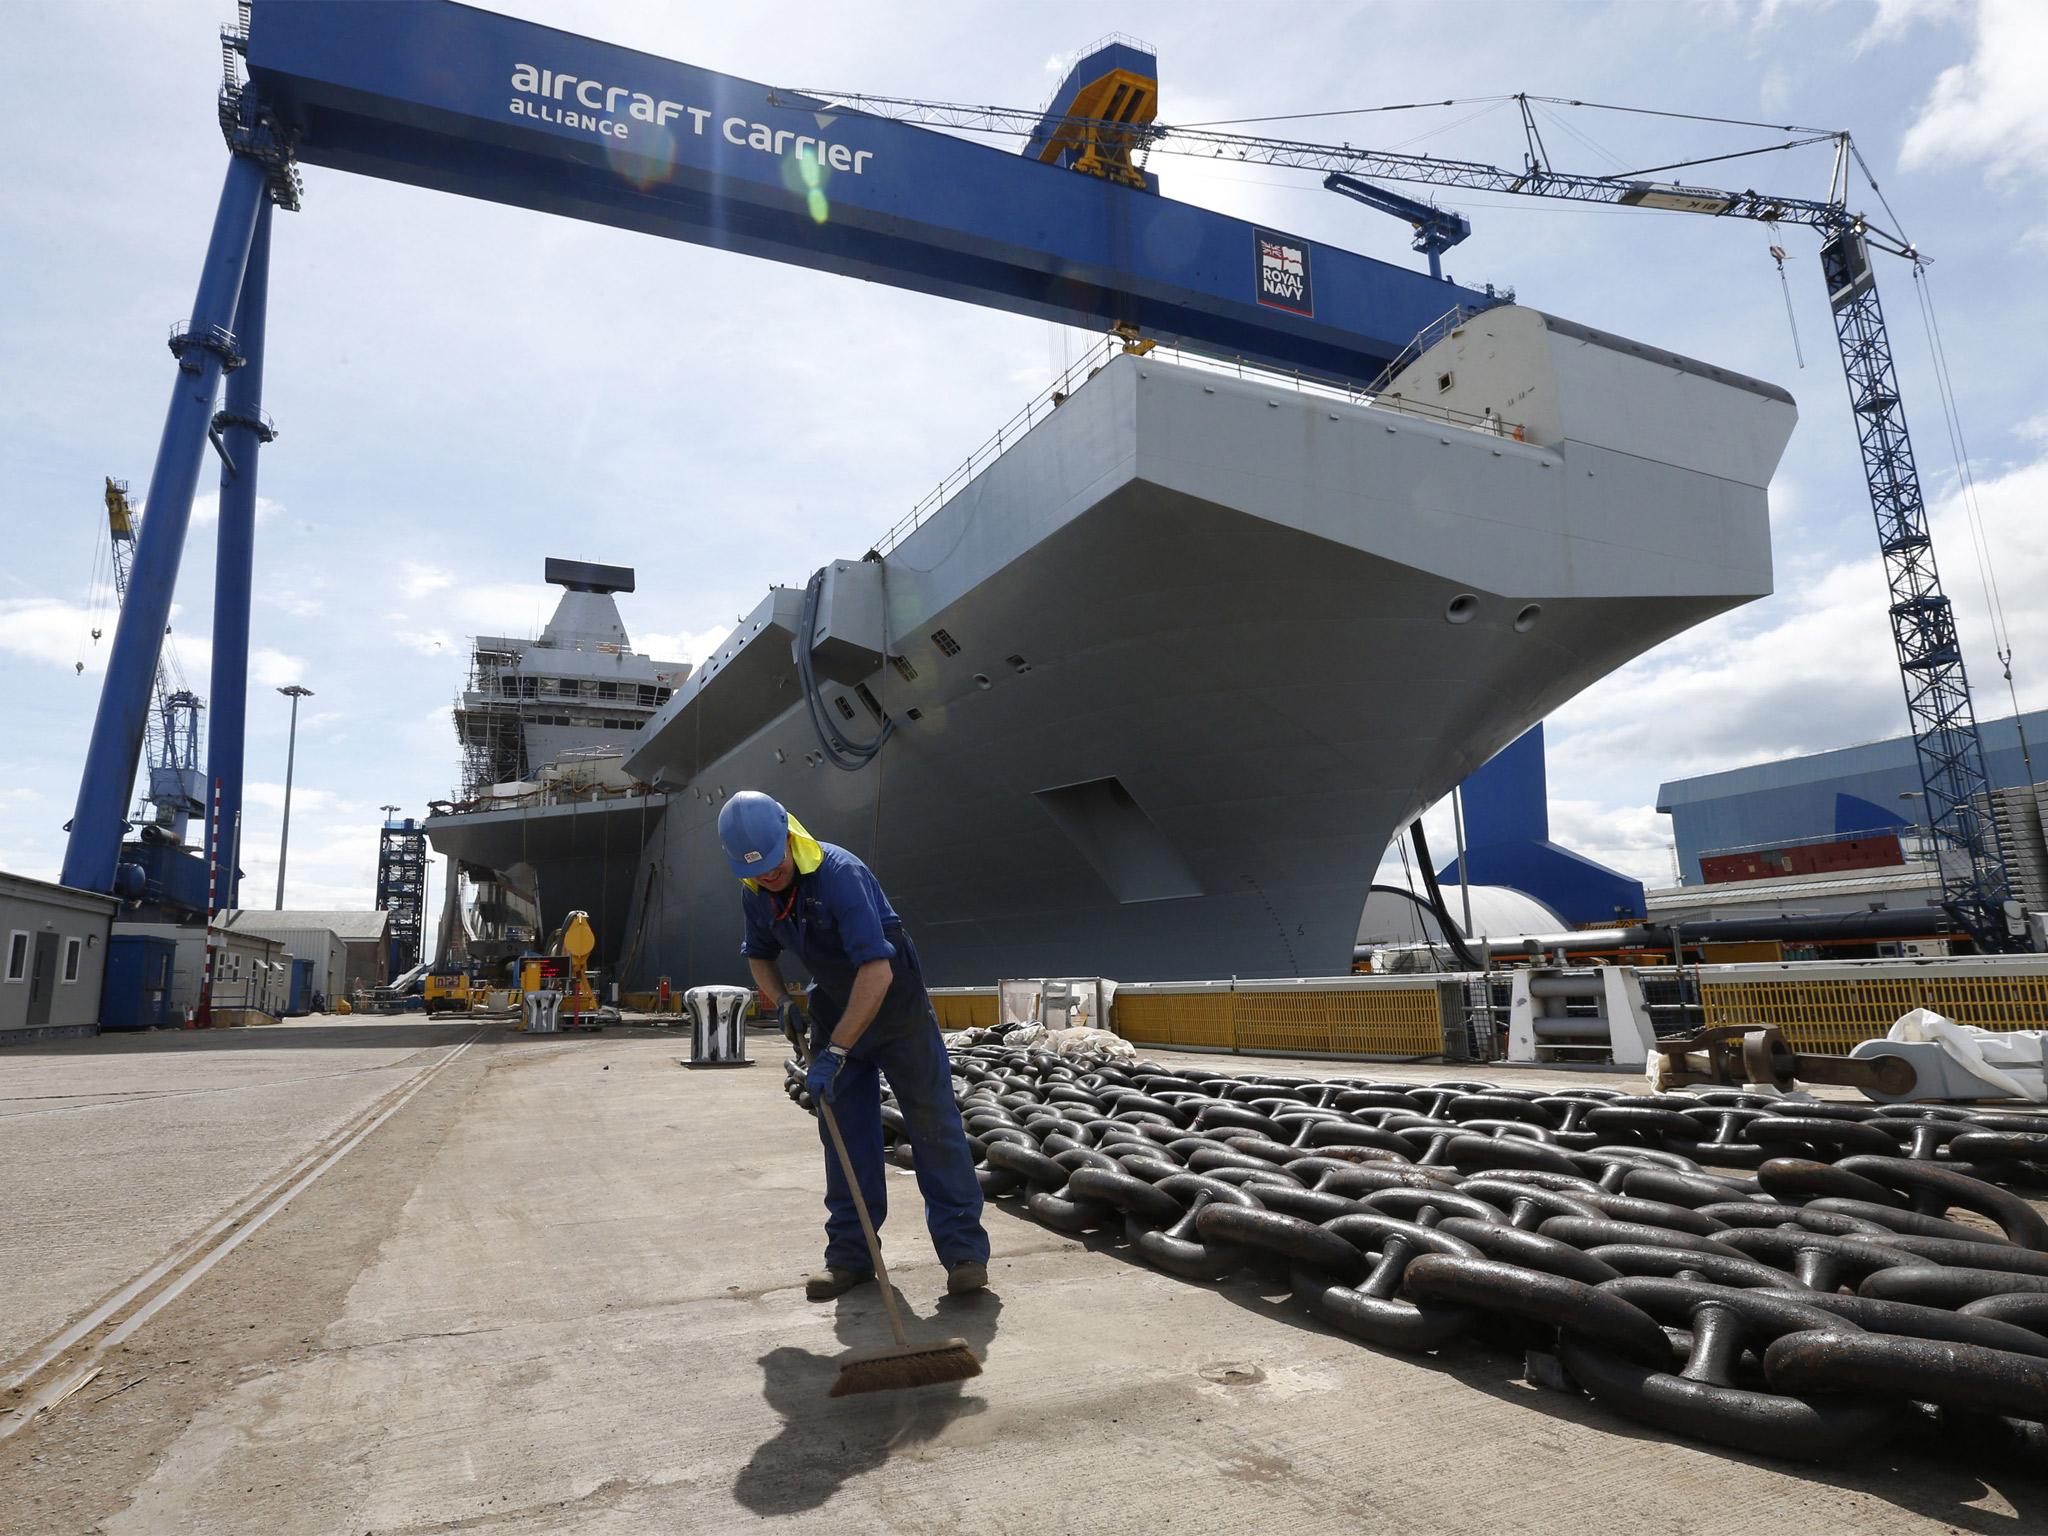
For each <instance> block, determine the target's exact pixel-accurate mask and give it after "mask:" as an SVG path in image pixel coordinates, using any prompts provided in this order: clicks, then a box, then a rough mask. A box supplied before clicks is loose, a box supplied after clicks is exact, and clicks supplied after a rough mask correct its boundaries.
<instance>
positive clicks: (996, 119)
mask: <svg viewBox="0 0 2048 1536" xmlns="http://www.w3.org/2000/svg"><path fill="white" fill-rule="evenodd" d="M804 94H805V96H806V97H809V98H823V99H824V100H826V101H828V102H830V103H831V104H832V106H833V108H834V110H837V111H842V112H860V113H866V114H869V115H872V116H877V117H884V118H889V119H892V120H895V121H901V122H911V123H918V124H923V125H927V126H932V127H943V128H955V129H962V130H966V131H970V132H983V133H995V134H1006V135H1017V136H1020V137H1023V138H1024V139H1025V140H1026V141H1027V142H1026V153H1030V154H1036V155H1037V156H1038V157H1039V158H1041V159H1046V160H1055V159H1057V160H1058V161H1059V162H1060V163H1064V164H1066V165H1067V166H1069V168H1071V169H1073V170H1076V171H1079V172H1083V173H1085V174H1091V175H1097V176H1103V177H1105V178H1107V179H1110V180H1114V181H1119V182H1122V183H1124V184H1125V185H1128V186H1135V187H1142V186H1144V185H1146V182H1145V180H1144V173H1143V164H1144V160H1145V158H1146V156H1147V154H1148V153H1149V152H1151V151H1153V150H1163V151H1167V152H1174V153H1182V154H1192V155H1203V156H1209V157H1214V158H1220V159H1228V160H1237V161H1241V162H1244V163H1246V164H1259V165H1274V166H1282V167H1291V168H1295V169H1302V170H1312V171H1322V172H1324V173H1325V180H1324V185H1325V186H1326V187H1327V188H1329V189H1330V190H1332V191H1335V192H1339V193H1341V194H1343V195H1345V196H1348V197H1351V198H1353V199H1355V200H1357V201H1360V202H1364V203H1366V204H1367V205H1368V206H1371V207H1375V208H1378V209H1380V210H1382V211H1384V212H1388V213H1391V214H1393V215H1395V216H1396V217H1399V218H1403V219H1406V220H1407V221H1408V222H1409V223H1410V224H1411V225H1413V226H1414V228H1415V231H1416V234H1415V241H1414V249H1415V250H1417V251H1419V252H1422V253H1424V254H1425V255H1427V256H1428V258H1429V262H1430V271H1431V275H1432V276H1435V275H1437V274H1438V272H1439V263H1438V257H1439V254H1440V253H1441V252H1442V251H1444V250H1446V249H1448V248H1449V247H1450V246H1452V245H1455V244H1457V243H1458V242H1459V241H1461V240H1463V239H1464V238H1465V237H1466V236H1467V235H1468V234H1470V232H1471V226H1470V225H1469V224H1467V223H1466V222H1465V220H1464V219H1463V218H1462V217H1461V216H1459V215H1457V214H1455V213H1451V212H1449V211H1447V210H1444V209H1440V208H1437V207H1436V206H1435V205H1433V204H1428V203H1421V202H1416V201H1414V200H1412V199H1408V198H1406V197H1403V196H1402V195H1401V194H1399V193H1393V192H1389V191H1387V190H1386V189H1384V188H1377V187H1374V186H1373V185H1372V184H1371V183H1370V182H1367V181H1362V180H1361V179H1360V177H1361V176H1370V177H1376V178H1379V179H1382V180H1387V181H1399V182H1408V183H1419V184H1422V185H1425V186H1431V187H1449V188H1455V189H1459V190H1465V191H1477V192H1498V193H1509V194H1513V195H1516V196H1521V197H1549V198H1563V199H1566V200H1569V201H1574V202H1582V203H1606V204H1611V205H1619V206H1625V207H1634V208H1652V209H1662V210H1668V211H1672V212H1679V213H1689V214H1698V215H1702V216H1705V217H1709V218H1733V219H1744V220H1749V221H1752V222H1755V223H1760V224H1767V225H1772V226H1776V225H1780V224H1801V225H1806V226H1808V227H1810V228H1812V229H1813V230H1815V231H1816V232H1817V233H1818V234H1819V236H1820V240H1821V247H1820V271H1821V275H1822V278H1823V280H1824V281H1825V282H1826V284H1827V294H1828V305H1829V308H1830V310H1831V311H1832V312H1833V316H1834V322H1835V339H1836V342H1837V344H1838V346H1839V349H1840V352H1841V358H1842V369H1843V373H1844V376H1845V377H1846V379H1847V381H1848V386H1849V404H1850V408H1851V410H1852V411H1853V412H1854V414H1855V418H1856V432H1857V439H1858V443H1859V446H1860V448H1861V451H1862V459H1863V474H1864V482H1865V486H1866V489H1867V491H1868V494H1869V499H1870V506H1871V511H1872V513H1873V514H1874V515H1875V518H1876V523H1877V537H1878V549H1879V551H1880V553H1881V554H1882V556H1883V560H1884V569H1885V577H1886V581H1887V583H1888V585H1889V588H1890V595H1891V601H1890V607H1889V610H1888V614H1889V619H1890V623H1891V632H1892V644H1893V648H1894V650H1895V651H1896V653H1897V657H1898V665H1899V675H1900V678H1901V681H1902V683H1903V685H1904V690H1905V697H1906V713H1907V716H1908V719H1909V721H1910V722H1911V727H1912V734H1913V744H1914V751H1915V755H1916V757H1917V759H1918V763H1919V769H1920V779H1921V787H1922V790H1923V791H1924V793H1925V795H1926V802H1927V812H1928V819H1929V823H1930V832H1931V834H1932V837H1933V841H1934V844H1935V849H1936V863H1937V866H1938V868H1939V872H1940V878H1941V904H1942V906H1943V907H1944V908H1945V909H1946V910H1947V911H1948V913H1949V915H1950V916H1951V918H1953V920H1954V921H1955V922H1956V923H1957V925H1958V926H1959V927H1960V928H1961V929H1962V930H1963V931H1964V932H1966V933H1967V934H1969V936H1970V937H1971V939H1972V940H1973V941H1974V942H1975V943H1976V945H1977V946H1978V948H1980V949H1983V950H1987V951H2007V950H2012V949H2014V948H2017V947H2019V941H2018V939H2017V938H2016V936H2015V934H2014V932H2013V927H2014V925H2013V923H2012V921H2011V918H2010V908H2009V904H2008V900H2007V898H2008V893H2009V886H2008V882H2007V876H2006V869H2005V860H2004V856H2003V853H2002V850H2001V848H2000V846H1999V841H1998V831H1997V826H1996V823H1995V822H1994V820H1993V819H1992V816H1991V802H1990V788H1991V784H1990V778H1989V775H1988V774H1987V772H1986V770H1985V765H1984V751H1983V746H1982V743H1981V742H1980V740H1979V738H1978V733H1977V720H1976V713H1975V709H1974V706H1973V704H1972V702H1971V696H1970V685H1969V678H1968V674H1967V673H1966V671H1965V669H1964V666H1963V654H1962V647H1961V644H1960V642H1959V640H1958V637H1957V633H1956V623H1955V614H1954V611H1953V609H1952V607H1951V605H1950V603H1949V599H1948V597H1947V596H1946V595H1945V594H1944V593H1943V591H1942V586H1941V577H1940V574H1939V572H1938V571H1937V569H1936V566H1935V559H1934V545H1933V542H1932V539H1931V538H1930V536H1929V533H1928V527H1927V509H1926V505H1925V501H1924V499H1923V497H1922V494H1921V488H1920V473H1919V470H1918V468H1917V466H1916V465H1915V462H1914V457H1913V445H1912V441H1911V439H1910V438H1909V437H1908V435H1907V430H1906V413H1905V406H1904V404H1903V402H1902V401H1901V399H1900V394H1899V382H1898V371H1897V368H1896V365H1895V363H1894V360H1893V354H1892V345H1891V340H1890V337H1889V335H1888V333H1887V331H1886V329H1885V320H1884V310H1883V308H1882V306H1881V305H1880V304H1879V301H1878V293H1877V274H1876V272H1875V270H1874V268H1873V267H1872V264H1871V251H1872V249H1873V248H1875V249H1877V250H1879V251H1884V252H1888V253H1890V254H1892V255H1895V256H1900V257H1903V258H1904V259H1906V260H1907V261H1909V262H1911V263H1913V264H1914V266H1915V268H1916V269H1918V268H1921V267H1922V266H1924V264H1925V262H1926V258H1925V257H1924V256H1923V255H1922V254H1921V253H1920V251H1919V250H1918V249H1917V248H1916V247H1915V246H1913V245H1912V244H1911V243H1910V242H1908V241H1907V240H1906V239H1905V238H1904V237H1903V236H1902V235H1900V234H1898V233H1897V232H1895V231H1893V230H1890V229H1887V228H1884V227H1882V226H1881V225H1879V224H1877V223H1875V222H1874V221H1872V220H1871V219H1870V218H1869V217H1867V216H1866V215H1865V214H1862V213H1859V212H1855V211H1853V210H1852V209H1851V208H1850V206H1849V197H1850V182H1851V176H1852V171H1853V170H1855V169H1861V170H1862V172H1863V175H1864V176H1865V178H1866V179H1869V180H1870V184H1871V186H1872V188H1873V189H1874V188H1875V187H1876V181H1875V179H1874V178H1870V175H1869V169H1868V167H1867V166H1865V165H1864V164H1863V160H1862V156H1861V155H1860V154H1859V153H1858V151H1857V149H1856V146H1855V143H1854V141H1853V140H1852V139H1851V137H1850V136H1849V134H1848V133H1846V132H1838V131H1829V130H1821V129H1802V128H1796V127H1795V128H1788V129H1787V130H1786V131H1788V132H1791V133H1792V134H1794V135H1795V137H1794V138H1792V139H1791V140H1789V141H1788V142H1786V143H1784V144H1780V145H1775V146H1772V148H1773V149H1796V148H1799V147H1801V146H1804V145H1809V144H1819V143H1832V145H1833V148H1834V163H1833V169H1832V172H1831V174H1830V178H1829V185H1828V195H1827V196H1826V197H1825V198H1807V197H1791V196H1782V195H1778V194H1774V193H1765V192H1758V191H1756V190H1754V189H1745V190H1743V191H1739V192H1738V191H1728V190H1724V189H1721V188H1717V187H1709V186H1699V185H1692V184H1688V183H1685V182H1679V181H1654V180H1650V179H1649V178H1650V177H1651V176H1653V175H1655V174H1656V173H1658V172H1661V171H1673V170H1681V169H1685V168H1688V167H1690V166H1692V165H1697V164H1701V163H1704V162H1703V161H1697V160H1695V161H1683V162H1678V163H1675V164H1670V165H1661V166H1653V167H1649V168H1646V169H1644V170H1642V171H1637V172H1633V173H1628V174H1623V175H1586V174H1581V173H1577V172H1572V171H1566V170H1560V169H1558V168H1557V167H1556V166H1554V165H1553V164H1552V163H1551V161H1550V157H1549V154H1548V151H1547V150H1546V148H1545V146H1544V143H1543V137H1542V134H1541V132H1540V129H1539V127H1538V124H1537V120H1536V117H1535V114H1534V112H1533V111H1532V103H1538V102H1550V103H1554V104H1557V105H1565V106H1576V105H1581V103H1577V102H1567V101H1562V100H1560V99H1558V98H1554V97H1539V96H1529V95H1526V94H1525V95H1518V96H1516V97H1514V98H1513V99H1514V100H1515V102H1516V103H1517V104H1518V106H1519V108H1520V111H1521V117H1522V125H1523V130H1524V135H1525V138H1526V140H1527V149H1526V152H1525V154H1524V157H1523V164H1522V167H1521V169H1519V170H1510V169H1508V168H1506V167H1503V166H1499V165H1492V164H1488V163H1486V162H1484V161H1478V160H1460V159H1450V158H1440V157H1437V156H1432V155H1419V154H1405V153H1401V152H1398V151H1390V150H1377V149H1360V148H1355V147H1353V146H1351V145H1348V144H1343V145H1337V144H1325V143H1318V142H1315V141H1312V140H1300V139H1284V138H1262V137H1258V136H1255V135H1248V134H1236V133H1226V132H1223V131H1220V130H1218V129H1214V128H1179V127H1172V126H1169V125H1166V124H1162V123H1158V122H1154V121H1152V120H1151V116H1150V114H1151V111H1152V109H1153V108H1152V102H1151V100H1149V99H1148V100H1146V101H1144V102H1143V103H1141V104H1140V105H1139V106H1138V107H1137V108H1136V109H1135V110H1124V111H1110V112H1106V113H1105V114H1104V115H1102V116H1097V117H1085V118H1084V117H1074V116H1060V115H1057V114H1048V113H1040V112H1035V111H1029V110H1026V109H1022V108H1010V107H992V106H972V105H967V104H963V103H958V102H933V101H920V100H915V99H912V98H908V97H892V96H869V95H859V94H846V93H838V92H830V91H809V92H805V93H804ZM1761 152H1763V151H1745V152H1744V153H1761ZM1712 158H1714V159H1730V158H1734V157H1733V156H1715V157H1712ZM1404 361H1406V359H1405V357H1404V358H1402V359H1397V362H1396V365H1395V366H1396V367H1397V368H1398V366H1399V365H1400V363H1401V362H1404ZM1392 371H1393V370H1389V372H1390V373H1391V372H1392Z"/></svg>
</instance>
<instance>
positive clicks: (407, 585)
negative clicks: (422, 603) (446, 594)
mask: <svg viewBox="0 0 2048 1536" xmlns="http://www.w3.org/2000/svg"><path fill="white" fill-rule="evenodd" d="M454 585H455V575H454V573H453V572H452V571H444V570H441V569H439V568H438V567H436V566H431V565H425V564H422V563H421V562H420V561H418V560H407V561H404V562H402V563H401V564H400V565H399V567H398V593H399V596H401V597H428V596H431V595H432V594H433V593H436V592H439V591H440V590H441V589H442V588H444V587H452V586H454Z"/></svg>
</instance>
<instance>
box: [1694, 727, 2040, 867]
mask: <svg viewBox="0 0 2048 1536" xmlns="http://www.w3.org/2000/svg"><path fill="white" fill-rule="evenodd" d="M2023 733H2024V737H2025V741H2026V744H2027V746H2028V748H2029V749H2031V751H2032V753H2033V754H2034V757H2033V771H2032V773H2031V774H2029V772H2028V771H2027V766H2026V761H2025V759H2024V757H2023V755H2022V752H2021V746H2020V743H2021V738H2022V734H2023ZM1978 734H1979V736H1980V737H1981V739H1982V740H1983V743H1984V763H1985V772H1986V774H1987V775H1988V776H1989V778H1990V780H1991V784H1992V786H1993V788H1994V789H2002V790H2013V789H2023V788H2024V787H2026V786H2028V785H2029V784H2030V783H2031V781H2033V780H2039V779H2048V710H2034V711H2033V712H2031V713H2028V714H2023V715H2020V716H2019V717H2018V718H2017V719H2013V718H2007V719H2004V720H1987V721H1984V722H1982V723H1981V724H1980V725H1979V726H1978ZM1920 791H1921V785H1920V765H1919V762H1918V761H1917V759H1916V758H1915V756H1914V753H1913V738H1912V737H1910V736H1894V737H1892V738H1890V739H1889V740H1886V741H1871V742H1865V743H1863V744H1861V745H1860V746H1854V747H1840V748H1837V749H1836V750H1834V751H1832V752H1815V753H1811V754H1809V755H1807V756H1805V757H1787V758H1780V759H1778V760H1777V761H1775V762H1769V763H1752V764H1750V765H1749V766H1748V767H1744V768H1730V769H1727V770H1725V771H1724V772H1721V773H1706V774H1701V775H1699V776H1698V777H1697V778H1690V779H1674V780H1672V781H1671V782H1670V783H1668V784H1665V785H1663V786H1662V787H1660V788H1659V789H1658V791H1657V809H1658V810H1660V811H1662V812H1664V814H1666V815H1667V816H1669V817H1670V818H1671V832H1672V837H1673V839H1674V841H1675V842H1676V843H1677V846H1678V878H1679V880H1680V882H1681V883H1682V884H1685V885H1688V886H1691V885H1701V884H1706V883H1709V882H1710V881H1711V880H1715V879H1717V878H1719V879H1726V878H1729V877H1730V875H1734V876H1736V877H1738V878H1740V877H1742V872H1740V871H1736V870H1730V871H1727V872H1725V873H1722V874H1720V875H1718V876H1717V875H1716V873H1715V871H1714V869H1713V867H1712V865H1711V863H1710V864H1709V865H1708V866H1705V867H1703V865H1702V860H1708V861H1713V860H1716V859H1722V858H1726V857H1728V856H1731V855H1744V854H1748V855H1756V854H1767V853H1772V852H1777V851H1782V850H1790V849H1794V848H1799V847H1815V846H1819V845H1823V844H1828V843H1836V842H1842V841H1847V840H1853V839H1855V838H1857V836H1858V835H1859V834H1876V835H1877V836H1878V837H1880V838H1882V837H1890V838H1892V839H1893V840H1894V841H1900V840H1903V842H1904V843H1905V844H1906V845H1908V850H1909V851H1910V845H1912V844H1913V843H1915V842H1916V841H1918V840H1919V839H1917V838H1916V837H1915V832H1916V828H1924V827H1925V825H1926V819H1927V813H1926V811H1925V809H1924V807H1923V804H1922V802H1921V800H1920V798H1919V796H1920ZM2011 798H2012V797H2001V800H2005V801H2009V800H2010V799H2011ZM2034 798H2035V797H2034V796H2032V795H2023V796H2021V797H2020V799H2021V800H2023V801H2031V800H2033V799H2034ZM1994 811H1995V812H1998V813H2000V817H2001V822H2003V821H2004V817H2005V815H2007V814H2010V808H2009V806H2008V805H2007V804H2001V805H1999V806H1995V807H1994ZM2025 820H2026V818H2025V817H2024V815H2022V816H2021V823H2022V824H2020V825H2017V826H2014V827H2013V828H2012V829H2011V831H2012V832H2013V833H2014V834H2016V835H2015V836H2013V837H2012V839H2011V840H2012V841H2013V842H2014V843H2016V844H2018V845H2019V846H2015V847H2010V848H2008V849H2007V854H2006V857H2007V861H2008V863H2009V864H2014V863H2018V864H2024V863H2025V862H2026V858H2025V856H2026V854H2027V852H2028V849H2027V848H2026V846H2025V845H2026V843H2027V842H2028V840H2029V839H2028V828H2027V827H2026V826H2025V825H2024V822H2025ZM2007 830H2008V829H2007V828H2006V827H2005V826H2004V825H2001V828H2000V831H2001V833H2002V834H2003V833H2005V832H2006V831H2007ZM2039 836H2040V832H2039V823H2038V821H2036V822H2035V823H2034V826H2033V829H2032V837H2033V839H2034V840H2038V838H2039ZM1797 862H1798V861H1794V863H1795V864H1796V863H1797ZM1893 862H1897V861H1896V860H1894V861H1893ZM1837 867H1839V868H1869V867H1877V866H1872V865H1861V864H1844V865H1838V866H1837ZM1781 872H1782V873H1785V874H1793V873H1799V872H1801V871H1798V870H1796V869H1792V868H1787V869H1783V870H1781ZM1814 872H1819V871H1814ZM1756 873H1762V871H1760V870H1759V871H1757V872H1756ZM2020 874H2021V870H2019V869H2015V870H2014V875H2015V884H2016V885H2017V884H2018V877H2019V875H2020ZM1749 877H1751V878H1753V877H1754V875H1751V876H1749Z"/></svg>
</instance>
